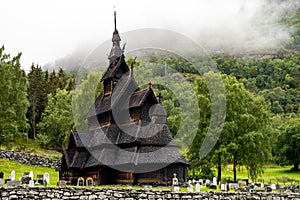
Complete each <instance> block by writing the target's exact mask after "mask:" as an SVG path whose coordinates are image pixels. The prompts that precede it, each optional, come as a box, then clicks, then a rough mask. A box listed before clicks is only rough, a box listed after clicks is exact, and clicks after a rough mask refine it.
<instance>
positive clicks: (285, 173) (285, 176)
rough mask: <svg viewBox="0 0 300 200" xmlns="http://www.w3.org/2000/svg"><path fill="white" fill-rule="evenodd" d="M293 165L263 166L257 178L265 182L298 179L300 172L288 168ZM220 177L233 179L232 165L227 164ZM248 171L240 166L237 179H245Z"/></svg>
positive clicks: (288, 182)
mask: <svg viewBox="0 0 300 200" xmlns="http://www.w3.org/2000/svg"><path fill="white" fill-rule="evenodd" d="M292 167H293V166H285V167H281V166H277V165H269V166H266V167H264V173H263V174H262V176H261V177H259V178H258V180H257V181H258V182H262V180H264V182H265V183H270V181H271V182H272V183H277V181H278V182H279V183H281V184H283V183H286V184H290V183H291V181H293V182H295V181H300V172H291V171H290V169H291V168H292ZM222 178H223V179H229V178H230V180H233V167H232V165H228V166H227V168H226V169H224V170H223V171H222ZM247 178H248V171H247V169H246V168H240V169H239V170H238V171H237V179H247Z"/></svg>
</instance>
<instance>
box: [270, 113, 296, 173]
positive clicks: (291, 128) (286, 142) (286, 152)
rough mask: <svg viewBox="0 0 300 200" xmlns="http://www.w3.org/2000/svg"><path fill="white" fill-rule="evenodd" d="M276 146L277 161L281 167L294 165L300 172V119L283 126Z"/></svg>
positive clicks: (290, 120)
mask: <svg viewBox="0 0 300 200" xmlns="http://www.w3.org/2000/svg"><path fill="white" fill-rule="evenodd" d="M282 130H283V131H282V133H281V134H280V135H279V137H278V141H277V145H276V152H277V154H276V161H277V162H278V163H279V164H281V165H286V164H294V167H293V170H294V171H299V163H300V118H291V119H289V120H287V121H286V123H285V124H284V125H283V126H282Z"/></svg>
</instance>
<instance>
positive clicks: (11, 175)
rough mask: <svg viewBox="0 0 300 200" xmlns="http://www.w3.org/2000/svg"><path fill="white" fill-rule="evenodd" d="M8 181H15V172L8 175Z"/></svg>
mask: <svg viewBox="0 0 300 200" xmlns="http://www.w3.org/2000/svg"><path fill="white" fill-rule="evenodd" d="M10 180H12V181H14V180H16V172H15V170H12V171H11V173H10Z"/></svg>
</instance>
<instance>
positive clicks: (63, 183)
mask: <svg viewBox="0 0 300 200" xmlns="http://www.w3.org/2000/svg"><path fill="white" fill-rule="evenodd" d="M57 186H58V187H59V188H66V187H67V181H63V180H60V181H58V182H57Z"/></svg>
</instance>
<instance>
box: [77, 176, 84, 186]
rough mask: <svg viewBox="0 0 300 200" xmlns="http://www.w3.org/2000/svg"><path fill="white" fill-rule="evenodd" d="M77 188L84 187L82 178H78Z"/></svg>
mask: <svg viewBox="0 0 300 200" xmlns="http://www.w3.org/2000/svg"><path fill="white" fill-rule="evenodd" d="M77 186H84V178H83V177H79V178H78V180H77Z"/></svg>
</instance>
